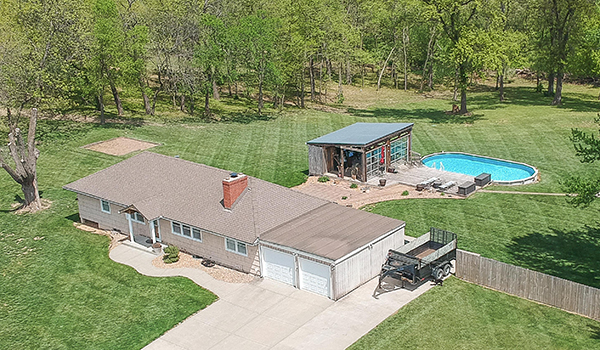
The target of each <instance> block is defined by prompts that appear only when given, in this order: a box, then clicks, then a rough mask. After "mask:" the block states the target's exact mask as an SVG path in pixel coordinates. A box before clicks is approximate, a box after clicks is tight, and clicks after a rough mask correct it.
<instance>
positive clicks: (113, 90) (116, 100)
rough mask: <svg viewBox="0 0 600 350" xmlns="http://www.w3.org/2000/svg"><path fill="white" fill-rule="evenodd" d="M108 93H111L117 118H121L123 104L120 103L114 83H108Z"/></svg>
mask: <svg viewBox="0 0 600 350" xmlns="http://www.w3.org/2000/svg"><path fill="white" fill-rule="evenodd" d="M110 91H111V92H112V95H113V98H114V100H115V105H116V106H117V115H118V116H119V117H122V116H123V104H122V103H121V98H120V97H119V91H117V87H116V86H115V84H114V83H112V82H111V83H110Z"/></svg>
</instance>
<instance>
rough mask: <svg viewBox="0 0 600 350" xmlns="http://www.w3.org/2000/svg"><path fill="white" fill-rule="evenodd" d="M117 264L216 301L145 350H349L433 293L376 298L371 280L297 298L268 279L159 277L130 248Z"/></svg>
mask: <svg viewBox="0 0 600 350" xmlns="http://www.w3.org/2000/svg"><path fill="white" fill-rule="evenodd" d="M110 257H111V259H113V260H114V261H116V262H119V263H122V264H126V265H130V266H132V267H133V268H135V269H136V270H137V271H139V272H140V273H142V274H145V275H149V276H185V277H188V278H190V279H191V280H193V281H194V282H196V283H197V284H198V285H200V286H202V287H204V288H206V289H209V290H211V291H212V292H213V293H215V294H217V295H218V296H219V300H218V301H216V302H214V303H213V304H211V305H210V306H208V307H207V308H206V309H204V310H201V311H199V312H198V313H196V314H195V315H192V316H190V317H189V318H188V319H186V320H185V321H183V322H182V323H180V324H179V325H177V326H176V327H174V328H173V329H171V330H169V331H168V332H166V333H165V334H163V335H162V336H161V337H159V338H158V339H156V340H155V341H153V342H152V343H150V344H149V345H148V346H147V347H146V348H145V349H148V350H155V349H160V350H184V349H211V350H216V349H245V350H253V349H281V350H289V349H324V350H328V349H332V350H333V349H345V348H346V347H348V346H349V345H351V344H352V343H354V342H355V341H356V340H358V339H359V338H360V337H362V336H363V335H364V334H366V333H367V332H369V331H370V330H371V329H372V328H373V327H375V326H376V325H378V324H379V323H380V322H381V321H383V320H385V319H386V318H387V317H389V316H390V315H392V314H393V313H395V312H396V311H397V310H398V309H399V308H401V307H402V306H404V305H406V304H407V303H408V302H410V301H411V300H413V299H415V298H416V297H418V296H419V295H421V294H423V293H424V292H425V291H427V290H429V289H430V288H431V285H430V283H426V284H424V285H422V286H421V287H419V288H417V289H416V290H414V291H408V290H405V289H401V290H396V291H394V292H390V293H385V294H382V295H380V296H379V297H378V299H375V298H373V297H372V294H373V291H374V290H375V287H376V285H377V281H376V280H372V281H370V282H368V283H366V284H365V285H363V286H361V287H360V288H358V289H356V290H355V291H353V292H352V293H350V294H349V295H347V296H346V297H344V298H343V299H341V300H339V301H337V302H334V301H331V300H329V299H327V298H325V297H322V296H319V295H316V294H312V293H309V292H306V291H301V290H298V289H296V288H294V287H291V286H288V285H285V284H283V283H280V282H275V281H272V280H269V279H257V280H255V281H254V282H251V283H226V282H222V281H218V280H215V279H214V278H212V277H211V276H210V275H208V274H207V273H205V272H204V271H202V270H199V269H194V268H181V269H159V268H156V267H154V266H153V265H152V263H151V261H152V259H154V258H155V257H156V255H153V254H151V253H147V252H144V251H141V250H138V249H135V248H132V247H129V246H127V245H120V246H118V247H116V248H115V249H113V250H112V251H111V252H110Z"/></svg>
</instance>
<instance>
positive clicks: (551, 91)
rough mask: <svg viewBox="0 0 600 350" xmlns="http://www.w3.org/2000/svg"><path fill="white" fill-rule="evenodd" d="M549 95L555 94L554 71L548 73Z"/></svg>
mask: <svg viewBox="0 0 600 350" xmlns="http://www.w3.org/2000/svg"><path fill="white" fill-rule="evenodd" d="M548 95H549V96H552V95H554V73H550V74H548Z"/></svg>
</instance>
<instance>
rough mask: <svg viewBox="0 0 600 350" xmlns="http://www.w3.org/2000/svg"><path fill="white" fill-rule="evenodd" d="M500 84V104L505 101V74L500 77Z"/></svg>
mask: <svg viewBox="0 0 600 350" xmlns="http://www.w3.org/2000/svg"><path fill="white" fill-rule="evenodd" d="M498 83H499V85H500V102H502V101H504V73H503V74H500V76H499V77H498Z"/></svg>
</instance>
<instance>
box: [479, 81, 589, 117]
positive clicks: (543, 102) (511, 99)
mask: <svg viewBox="0 0 600 350" xmlns="http://www.w3.org/2000/svg"><path fill="white" fill-rule="evenodd" d="M504 94H505V97H506V101H504V102H500V99H499V97H498V95H497V94H493V95H490V94H477V95H474V96H469V95H467V104H468V105H469V106H470V108H471V109H499V108H506V107H509V106H513V105H517V106H551V105H552V100H553V97H552V96H544V95H543V94H542V93H540V92H536V91H535V89H534V88H533V87H527V86H515V87H505V88H504ZM555 108H558V109H564V110H568V111H574V112H596V111H598V109H600V102H598V101H596V100H593V99H592V98H591V96H590V95H588V94H584V93H579V92H563V104H562V105H560V106H556V107H555Z"/></svg>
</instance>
